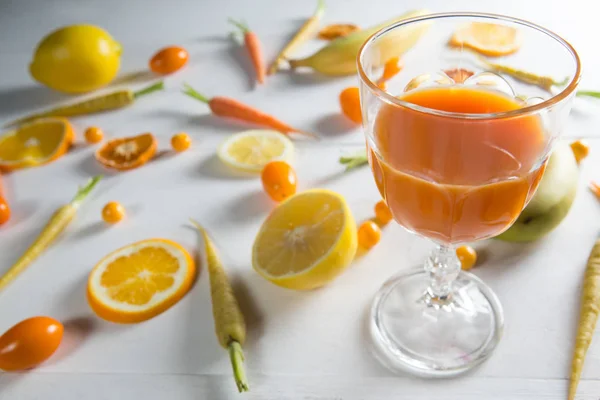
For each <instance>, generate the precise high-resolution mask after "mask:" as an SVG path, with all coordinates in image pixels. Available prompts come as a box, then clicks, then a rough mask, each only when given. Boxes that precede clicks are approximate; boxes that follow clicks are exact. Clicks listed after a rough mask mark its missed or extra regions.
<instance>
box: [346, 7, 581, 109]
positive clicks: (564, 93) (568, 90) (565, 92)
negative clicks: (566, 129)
mask: <svg viewBox="0 0 600 400" xmlns="http://www.w3.org/2000/svg"><path fill="white" fill-rule="evenodd" d="M450 17H475V18H487V19H493V20H503V21H508V22H512V23H515V24H519V25H523V26H526V27H528V28H532V29H535V30H537V31H539V32H541V33H543V34H545V35H547V36H548V37H550V38H552V39H554V40H555V41H556V42H558V43H559V44H561V45H562V46H563V47H564V48H565V49H566V50H568V51H569V53H571V56H572V57H573V59H574V60H575V74H574V75H573V77H572V78H571V79H570V81H569V83H568V84H567V85H566V86H564V87H563V88H562V90H561V91H560V92H558V93H556V94H552V97H550V98H549V99H546V100H544V101H542V102H540V103H537V104H533V105H529V106H526V107H523V108H519V109H516V110H511V111H502V112H495V113H483V114H474V113H457V112H449V111H442V110H436V109H432V108H428V107H423V106H419V105H417V104H413V103H409V102H407V101H404V100H401V99H399V98H397V97H395V96H392V95H391V94H389V93H388V92H386V91H385V90H383V89H381V88H380V87H379V86H378V85H377V84H376V83H375V82H373V81H372V80H371V79H370V78H369V77H368V76H367V74H366V72H365V71H364V69H363V66H362V59H363V57H364V55H365V52H366V50H367V49H368V48H369V47H370V46H371V45H372V44H373V42H374V41H375V40H377V39H378V38H380V37H381V36H383V35H385V34H387V33H388V32H390V31H393V30H394V29H397V28H399V27H401V26H404V25H408V24H412V23H415V22H422V21H428V20H433V19H440V18H450ZM357 64H358V75H359V78H360V80H361V81H362V82H363V83H364V84H365V85H367V87H369V89H370V90H371V91H372V92H373V93H374V94H375V95H376V96H378V97H380V98H382V99H383V100H385V101H387V102H388V103H391V104H394V105H397V106H400V107H404V108H409V109H411V110H414V111H417V112H421V113H425V114H430V115H435V116H439V117H448V118H460V119H473V120H489V119H500V118H512V117H518V116H522V115H526V114H532V113H535V112H537V111H540V110H544V109H546V108H549V107H551V106H553V105H555V104H557V103H560V102H561V101H562V100H564V99H566V98H567V97H569V96H570V95H571V94H572V93H573V92H574V91H575V90H576V89H577V85H578V84H579V81H580V79H581V60H580V58H579V55H578V54H577V51H576V50H575V48H573V46H572V45H571V44H570V43H569V42H567V41H566V40H565V39H563V38H562V37H561V36H559V35H557V34H556V33H554V32H552V31H551V30H549V29H546V28H544V27H542V26H540V25H537V24H534V23H533V22H529V21H526V20H524V19H519V18H513V17H509V16H506V15H501V14H492V13H479V12H445V13H432V14H427V15H422V16H419V17H413V18H408V19H405V20H402V21H400V22H396V23H394V24H392V25H390V26H387V27H385V28H382V29H380V30H379V31H377V32H375V33H374V34H373V35H371V36H370V37H369V38H368V39H367V40H366V41H365V43H363V45H362V47H361V48H360V51H359V52H358V57H357Z"/></svg>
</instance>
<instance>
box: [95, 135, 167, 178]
mask: <svg viewBox="0 0 600 400" xmlns="http://www.w3.org/2000/svg"><path fill="white" fill-rule="evenodd" d="M156 147H157V143H156V138H155V137H154V136H153V135H152V134H151V133H142V134H141V135H137V136H132V137H127V138H120V139H114V140H111V141H109V142H107V143H106V144H104V145H103V146H102V147H101V148H100V149H98V151H97V152H96V160H98V162H99V163H100V164H102V165H104V166H105V167H107V168H113V169H118V170H121V171H124V170H128V169H134V168H137V167H141V166H142V165H144V164H146V163H147V162H148V161H150V160H151V159H152V157H154V154H155V153H156Z"/></svg>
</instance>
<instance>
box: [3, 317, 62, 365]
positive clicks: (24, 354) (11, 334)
mask: <svg viewBox="0 0 600 400" xmlns="http://www.w3.org/2000/svg"><path fill="white" fill-rule="evenodd" d="M63 330H64V328H63V326H62V324H61V323H60V322H58V321H57V320H55V319H53V318H50V317H33V318H29V319H26V320H24V321H21V322H19V323H18V324H16V325H15V326H13V327H12V328H10V329H9V330H7V331H6V332H5V333H4V335H2V336H0V369H3V370H5V371H20V370H24V369H29V368H33V367H35V366H36V365H38V364H41V363H43V362H44V361H46V360H47V359H48V358H50V356H51V355H52V354H54V352H55V351H56V349H57V348H58V346H59V345H60V342H61V340H62V337H63Z"/></svg>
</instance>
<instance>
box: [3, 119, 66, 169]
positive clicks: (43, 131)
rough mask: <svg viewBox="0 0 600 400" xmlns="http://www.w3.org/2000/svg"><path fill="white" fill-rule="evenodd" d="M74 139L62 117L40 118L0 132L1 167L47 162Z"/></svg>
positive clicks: (56, 156) (64, 149) (19, 166)
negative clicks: (3, 132) (1, 133)
mask: <svg viewBox="0 0 600 400" xmlns="http://www.w3.org/2000/svg"><path fill="white" fill-rule="evenodd" d="M74 139H75V134H74V132H73V127H72V126H71V124H70V123H69V121H68V120H66V119H65V118H42V119H38V120H35V121H33V122H31V123H29V124H26V125H22V126H20V127H19V128H17V129H15V130H12V131H9V132H6V133H5V134H3V135H2V136H0V170H3V171H10V170H14V169H19V168H27V167H35V166H38V165H43V164H47V163H49V162H51V161H54V160H56V159H58V158H60V157H62V156H63V155H64V154H65V153H66V152H67V151H68V150H69V148H70V147H71V145H72V144H73V141H74Z"/></svg>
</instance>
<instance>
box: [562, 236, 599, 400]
mask: <svg viewBox="0 0 600 400" xmlns="http://www.w3.org/2000/svg"><path fill="white" fill-rule="evenodd" d="M582 292H583V295H582V298H581V310H580V312H579V325H578V328H577V336H576V337H575V350H574V353H573V362H572V364H571V381H570V384H569V397H568V399H569V400H575V394H576V393H577V385H578V384H579V379H580V378H581V372H582V370H583V361H584V360H585V354H586V352H587V350H588V348H589V347H590V343H591V342H592V336H594V329H595V328H596V322H598V314H599V313H600V239H598V240H596V243H595V244H594V247H593V248H592V252H591V254H590V257H589V258H588V262H587V267H586V269H585V275H584V277H583V287H582Z"/></svg>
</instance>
